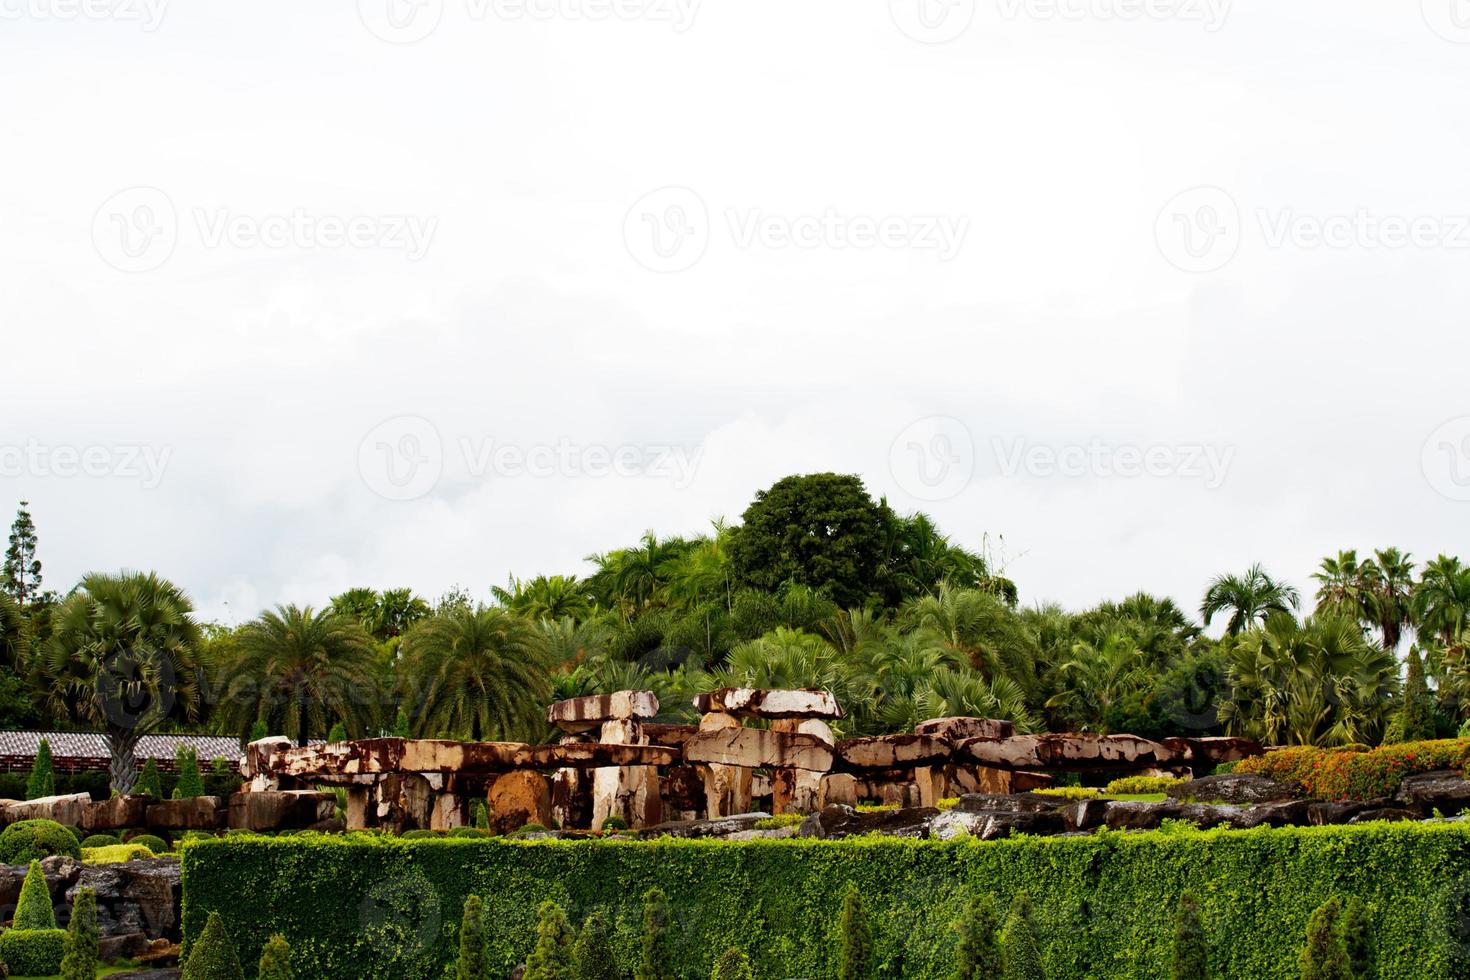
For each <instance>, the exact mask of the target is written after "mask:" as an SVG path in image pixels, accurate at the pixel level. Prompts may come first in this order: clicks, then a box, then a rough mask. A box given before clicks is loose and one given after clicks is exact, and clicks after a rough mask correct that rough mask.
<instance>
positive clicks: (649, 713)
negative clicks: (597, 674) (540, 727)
mask: <svg viewBox="0 0 1470 980" xmlns="http://www.w3.org/2000/svg"><path fill="white" fill-rule="evenodd" d="M657 715H658V698H657V697H655V696H654V693H653V692H652V691H615V692H614V693H612V694H589V695H587V696H586V697H581V698H570V699H568V700H566V701H558V702H556V703H555V704H553V705H552V706H551V707H549V708H547V709H546V720H547V721H549V722H551V723H552V724H553V725H555V726H556V727H557V728H560V729H561V730H562V731H564V732H587V731H591V730H592V729H594V728H597V727H598V726H599V725H601V724H602V723H603V722H605V721H625V720H628V719H633V718H640V719H641V718H653V717H655V716H657Z"/></svg>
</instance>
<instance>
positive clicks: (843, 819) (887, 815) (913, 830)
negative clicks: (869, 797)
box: [796, 804, 939, 838]
mask: <svg viewBox="0 0 1470 980" xmlns="http://www.w3.org/2000/svg"><path fill="white" fill-rule="evenodd" d="M938 814H939V811H938V810H935V809H934V808H933V807H913V808H910V809H904V810H878V811H869V812H866V813H860V812H858V811H857V810H854V809H853V808H852V807H850V806H843V805H841V804H833V805H832V806H827V807H823V808H822V809H821V810H818V811H817V812H816V813H813V814H812V815H811V816H809V817H807V818H806V819H805V820H803V821H802V822H801V826H800V827H799V828H798V829H797V832H796V833H797V836H798V837H820V838H833V837H851V836H854V835H858V834H872V833H879V834H886V835H888V836H891V837H928V836H929V822H930V821H931V820H933V819H934V817H936V816H938Z"/></svg>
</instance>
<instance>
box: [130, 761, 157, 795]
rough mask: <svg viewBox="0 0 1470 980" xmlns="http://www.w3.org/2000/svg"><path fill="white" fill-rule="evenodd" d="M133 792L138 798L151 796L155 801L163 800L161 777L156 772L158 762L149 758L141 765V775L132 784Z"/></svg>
mask: <svg viewBox="0 0 1470 980" xmlns="http://www.w3.org/2000/svg"><path fill="white" fill-rule="evenodd" d="M133 792H134V793H137V794H138V795H140V796H151V797H153V798H154V799H155V800H161V799H163V776H161V775H160V774H159V772H158V760H157V759H154V758H152V757H151V756H150V757H149V759H148V761H147V762H145V763H143V774H142V775H140V776H139V777H138V781H137V782H136V783H134V784H133Z"/></svg>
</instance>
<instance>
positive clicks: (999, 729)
mask: <svg viewBox="0 0 1470 980" xmlns="http://www.w3.org/2000/svg"><path fill="white" fill-rule="evenodd" d="M914 734H915V735H931V736H934V737H936V738H944V739H948V740H950V741H952V742H963V741H964V740H965V739H970V738H1010V737H1011V736H1012V735H1014V734H1016V726H1015V723H1014V722H1009V721H1001V720H999V719H996V718H931V719H929V720H928V721H921V722H919V723H918V724H917V725H915V726H914Z"/></svg>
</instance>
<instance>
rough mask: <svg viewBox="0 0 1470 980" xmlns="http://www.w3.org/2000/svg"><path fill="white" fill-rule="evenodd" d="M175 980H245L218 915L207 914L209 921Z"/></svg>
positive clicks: (231, 943) (238, 958)
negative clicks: (177, 978) (177, 979)
mask: <svg viewBox="0 0 1470 980" xmlns="http://www.w3.org/2000/svg"><path fill="white" fill-rule="evenodd" d="M179 980H245V971H244V970H243V969H242V968H241V966H240V957H239V956H238V955H237V954H236V952H235V942H234V940H233V939H231V938H230V933H229V931H228V930H227V929H225V920H224V919H221V918H220V915H219V913H218V912H211V913H209V921H208V922H207V923H206V924H205V926H204V932H202V933H201V934H200V936H199V941H198V942H196V943H194V945H193V948H192V949H190V950H189V956H188V960H187V962H185V964H184V972H183V973H182V974H181V975H180V977H179Z"/></svg>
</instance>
